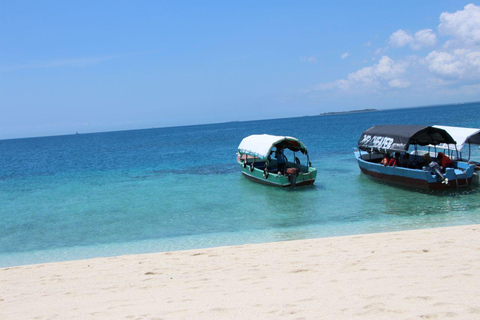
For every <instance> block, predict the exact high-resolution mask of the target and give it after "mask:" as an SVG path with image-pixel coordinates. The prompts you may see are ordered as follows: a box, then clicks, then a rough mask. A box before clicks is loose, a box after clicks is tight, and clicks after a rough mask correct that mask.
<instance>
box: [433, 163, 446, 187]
mask: <svg viewBox="0 0 480 320" xmlns="http://www.w3.org/2000/svg"><path fill="white" fill-rule="evenodd" d="M428 168H429V169H430V171H431V172H433V173H435V174H436V175H437V177H440V178H441V179H442V183H445V184H448V179H447V178H445V176H444V175H443V174H442V171H440V166H439V165H438V163H436V162H435V161H432V162H430V164H429V165H428Z"/></svg>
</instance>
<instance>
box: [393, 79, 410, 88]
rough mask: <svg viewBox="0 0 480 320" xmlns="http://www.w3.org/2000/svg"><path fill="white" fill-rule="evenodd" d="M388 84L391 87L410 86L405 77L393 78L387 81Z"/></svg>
mask: <svg viewBox="0 0 480 320" xmlns="http://www.w3.org/2000/svg"><path fill="white" fill-rule="evenodd" d="M388 85H389V86H390V87H392V88H407V87H409V86H410V81H408V80H405V79H393V80H391V81H389V82H388Z"/></svg>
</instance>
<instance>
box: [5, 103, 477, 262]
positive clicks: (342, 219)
mask: <svg viewBox="0 0 480 320" xmlns="http://www.w3.org/2000/svg"><path fill="white" fill-rule="evenodd" d="M376 124H425V125H433V124H439V125H451V126H463V127H480V103H471V104H464V105H450V106H434V107H422V108H411V109H397V110H387V111H378V112H369V113H350V114H339V115H331V116H311V117H300V118H289V119H275V120H262V121H248V122H230V123H222V124H211V125H198V126H186V127H174V128H160V129H145V130H134V131H121V132H107V133H93V134H78V135H66V136H55V137H42V138H28V139H13V140H0V267H6V266H12V265H23V264H33V263H42V262H50V261H62V260H74V259H84V258H92V257H99V256H113V255H122V254H135V253H148V252H159V251H170V250H182V249H193V248H204V247H213V246H223V245H236V244H245V243H259V242H270V241H282V240H291V239H305V238H318V237H330V236H339V235H351V234H361V233H373V232H384V231H394V230H405V229H418V228H430V227H440V226H453V225H462V224H473V223H480V208H479V207H480V197H479V196H480V190H479V189H478V188H476V187H470V188H468V189H464V190H461V191H456V190H454V191H448V192H440V193H439V192H435V193H433V192H426V191H424V192H422V191H416V190H407V189H403V188H398V187H392V186H389V185H386V184H383V183H380V182H375V181H372V180H370V179H369V178H368V177H366V176H364V175H362V174H361V172H360V170H359V168H358V166H357V164H356V161H355V158H354V155H353V151H354V148H355V146H356V144H357V141H358V139H359V137H360V135H361V133H362V132H363V131H364V130H366V129H368V128H369V127H371V126H373V125H376ZM261 133H268V134H275V135H289V136H294V137H297V138H299V139H300V140H301V141H303V142H304V143H305V145H306V146H307V148H308V150H309V153H310V160H311V162H312V164H313V165H314V166H316V167H317V169H318V177H317V181H316V183H315V185H313V186H309V187H297V188H295V189H290V188H287V189H282V188H276V187H270V186H265V185H261V184H257V183H255V182H252V181H250V180H247V179H246V178H245V177H243V176H242V174H241V173H240V169H239V167H238V164H237V163H236V155H235V153H236V150H237V147H238V144H239V143H240V141H241V140H242V138H243V137H245V136H248V135H250V134H261ZM474 150H475V153H476V156H477V159H479V160H480V154H479V153H480V152H479V151H478V147H477V148H476V149H474Z"/></svg>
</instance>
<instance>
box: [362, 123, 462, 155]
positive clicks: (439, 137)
mask: <svg viewBox="0 0 480 320" xmlns="http://www.w3.org/2000/svg"><path fill="white" fill-rule="evenodd" d="M440 143H447V144H455V143H456V142H455V140H454V139H453V138H452V137H451V136H450V135H449V134H448V132H446V131H445V130H443V129H440V128H434V127H431V126H418V125H378V126H373V127H371V128H370V129H368V130H366V131H365V132H363V134H362V135H361V137H360V139H359V140H358V148H359V149H361V150H365V151H379V152H404V151H407V150H408V148H409V147H410V145H411V144H414V145H420V146H426V145H438V144H440Z"/></svg>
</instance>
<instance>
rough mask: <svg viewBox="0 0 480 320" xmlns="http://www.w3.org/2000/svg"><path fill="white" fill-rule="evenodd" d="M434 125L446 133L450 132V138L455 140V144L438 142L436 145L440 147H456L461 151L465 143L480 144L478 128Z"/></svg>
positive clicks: (451, 148)
mask: <svg viewBox="0 0 480 320" xmlns="http://www.w3.org/2000/svg"><path fill="white" fill-rule="evenodd" d="M434 127H435V128H439V129H443V130H445V131H447V132H448V134H450V135H451V136H452V138H453V139H454V140H455V141H456V142H457V145H456V146H455V144H446V143H442V144H439V145H438V146H439V147H440V148H443V149H449V150H455V149H456V150H458V151H460V152H461V151H462V149H463V147H465V145H466V144H475V145H480V129H478V128H463V127H450V126H438V125H435V126H434Z"/></svg>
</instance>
